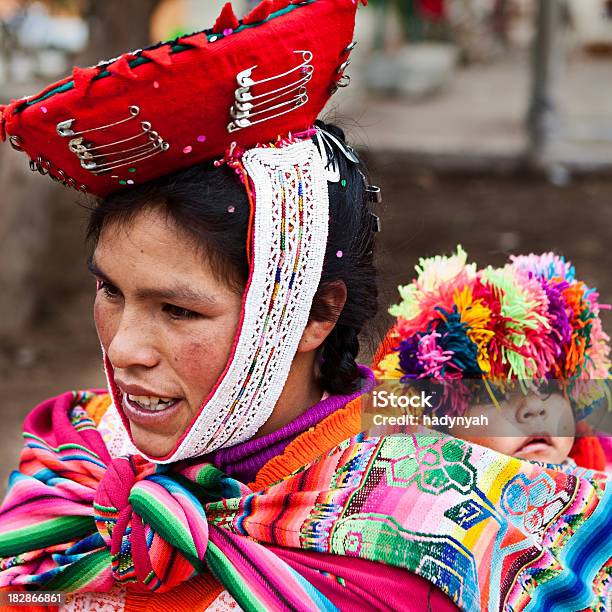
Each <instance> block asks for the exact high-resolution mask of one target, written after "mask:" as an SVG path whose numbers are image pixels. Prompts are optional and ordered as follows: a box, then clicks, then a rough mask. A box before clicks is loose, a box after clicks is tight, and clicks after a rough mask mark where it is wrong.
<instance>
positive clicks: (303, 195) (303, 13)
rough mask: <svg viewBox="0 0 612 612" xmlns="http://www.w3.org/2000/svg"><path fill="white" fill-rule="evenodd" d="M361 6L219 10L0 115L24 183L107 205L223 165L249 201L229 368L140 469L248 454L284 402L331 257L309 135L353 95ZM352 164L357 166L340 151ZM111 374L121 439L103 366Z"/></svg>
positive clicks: (316, 147)
mask: <svg viewBox="0 0 612 612" xmlns="http://www.w3.org/2000/svg"><path fill="white" fill-rule="evenodd" d="M362 3H363V4H366V2H365V0H362ZM358 4H359V2H358V0H292V1H291V0H263V2H261V3H260V4H258V5H257V6H256V7H255V8H254V9H253V10H252V11H251V12H250V13H249V14H248V15H247V16H246V17H244V18H243V19H241V20H239V19H238V18H237V17H236V16H235V14H234V11H233V10H232V7H231V5H230V4H229V3H228V4H226V5H225V6H224V8H223V10H222V12H221V15H220V16H219V18H218V19H217V21H216V23H215V25H214V26H213V27H212V28H211V29H209V30H205V31H202V32H198V33H196V34H192V35H189V36H183V37H181V38H178V39H177V40H173V41H171V42H165V43H160V44H158V45H155V46H153V47H150V48H148V49H143V50H137V51H132V52H129V53H126V54H124V55H122V56H121V57H119V58H115V59H112V60H109V61H105V62H101V63H100V64H98V65H97V66H94V67H92V68H86V69H81V68H75V69H74V71H73V73H72V76H71V77H69V78H66V79H64V80H62V81H59V82H58V83H54V84H53V85H51V86H49V87H47V88H46V89H45V90H44V91H42V92H40V93H39V94H38V95H35V96H31V97H28V98H25V99H23V100H16V101H13V102H11V103H10V104H9V105H8V106H4V107H0V137H1V138H2V140H5V139H8V141H9V143H10V144H11V146H12V147H13V148H14V149H16V150H17V151H20V152H22V153H24V154H26V155H27V156H28V157H29V163H30V168H31V169H32V170H33V171H36V172H39V173H40V174H42V175H46V176H48V177H50V178H51V179H53V180H55V181H58V182H60V183H62V184H64V185H66V186H68V187H72V188H75V189H77V190H80V191H82V192H85V193H88V194H93V195H95V196H101V197H104V196H107V195H109V194H111V193H114V192H116V191H118V190H122V189H130V188H132V186H133V185H138V184H141V183H144V182H146V181H148V180H151V179H154V178H157V177H160V176H163V175H166V174H169V173H171V172H174V171H177V170H180V169H183V168H186V167H189V166H192V165H195V164H198V163H201V162H205V161H210V160H217V161H219V163H228V164H230V165H231V166H232V167H233V168H234V169H235V170H236V172H237V173H238V174H239V176H240V177H241V179H242V181H243V183H244V185H245V190H246V192H247V195H248V198H249V203H250V213H251V218H250V224H249V227H250V235H249V237H248V238H249V240H248V244H247V251H248V252H247V255H248V258H249V262H250V275H249V280H248V283H247V289H246V291H245V294H244V296H243V303H242V313H241V319H240V324H239V327H238V331H237V334H236V338H235V340H234V345H233V348H232V353H231V356H230V359H229V361H228V363H227V365H226V368H225V370H224V372H223V373H222V374H221V376H220V378H219V380H218V381H217V382H216V384H215V386H214V388H213V389H212V391H211V392H210V394H209V396H208V397H207V398H206V399H205V400H204V402H203V403H202V406H201V408H200V410H199V412H198V413H197V414H196V415H195V416H194V419H193V421H192V423H191V424H190V426H189V427H188V428H187V430H186V432H185V433H184V435H183V437H182V438H181V439H180V440H179V441H178V443H177V445H176V447H175V448H174V449H173V450H172V451H171V452H170V453H168V454H167V455H166V456H164V457H150V456H147V455H144V456H145V457H146V458H147V459H149V460H150V461H154V462H157V463H170V462H174V461H177V460H180V459H187V458H191V457H195V456H199V455H202V454H205V453H208V452H211V451H213V450H215V449H217V448H220V447H223V446H232V445H234V444H237V443H239V442H241V441H244V440H247V439H249V438H250V437H252V436H253V435H254V434H255V432H256V431H257V430H258V429H259V428H260V427H261V425H262V424H263V423H265V421H266V420H267V419H268V417H269V416H270V414H271V412H272V409H273V408H274V405H275V404H276V402H277V400H278V398H279V396H280V393H281V391H282V389H283V387H284V384H285V381H286V379H287V376H288V373H289V368H290V366H291V363H292V360H293V357H294V356H295V353H296V350H297V346H298V343H299V340H300V338H301V335H302V332H303V330H304V328H305V326H306V324H307V322H308V316H309V312H310V307H311V304H312V299H313V297H314V294H315V292H316V290H317V287H318V284H319V280H320V277H321V272H322V267H323V258H324V254H325V250H326V243H327V232H328V224H329V201H328V183H327V181H328V178H329V172H328V171H327V168H326V166H327V165H328V164H327V162H328V161H329V159H328V158H329V155H330V153H329V149H330V147H329V146H326V144H325V142H324V141H325V139H326V138H329V136H326V135H325V133H324V132H323V133H322V132H321V131H320V129H319V128H315V127H314V122H315V120H316V119H317V117H318V115H319V114H320V112H321V111H322V109H323V107H324V106H325V104H326V103H327V101H328V100H329V98H330V96H331V95H332V94H333V93H334V92H335V91H336V90H337V89H338V88H339V87H343V86H346V85H347V84H348V82H349V76H348V75H347V74H345V71H346V68H347V66H348V64H349V62H350V59H349V57H350V53H351V51H352V49H353V48H354V46H355V42H354V41H353V32H354V26H355V14H356V11H357V6H358ZM346 155H347V157H348V158H349V159H353V160H354V161H358V159H357V158H356V157H355V156H354V153H353V152H352V150H350V149H348V148H347V149H346ZM338 180H339V179H338ZM105 365H106V370H107V376H108V381H109V388H110V390H111V393H112V396H113V399H114V408H113V409H117V410H118V411H119V414H120V416H121V418H122V419H123V423H124V427H125V429H126V431H127V433H128V434H129V432H130V428H129V424H128V422H127V420H126V418H125V416H124V414H123V411H122V410H121V406H122V402H123V396H122V392H121V391H120V390H119V389H118V388H117V386H116V385H115V383H114V376H113V368H112V364H111V363H110V361H109V360H108V358H107V357H106V356H105ZM130 440H131V439H130ZM130 444H131V441H130ZM125 451H126V452H132V453H138V452H139V451H138V450H137V449H135V448H134V447H133V446H131V447H130V448H126V449H125ZM140 454H143V453H140Z"/></svg>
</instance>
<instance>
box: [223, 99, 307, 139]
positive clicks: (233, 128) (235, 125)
mask: <svg viewBox="0 0 612 612" xmlns="http://www.w3.org/2000/svg"><path fill="white" fill-rule="evenodd" d="M307 103H308V96H304V97H303V98H300V101H299V102H298V103H297V104H296V105H295V106H294V107H293V108H288V109H287V110H285V111H283V112H281V113H276V114H275V115H271V116H270V117H264V118H262V119H258V120H257V121H251V120H250V119H249V118H248V117H241V118H239V119H236V120H235V121H232V122H231V123H230V124H229V125H228V126H227V131H228V132H237V131H238V130H243V129H245V128H248V127H251V126H253V125H257V124H259V123H264V122H265V121H270V120H271V119H276V118H277V117H282V116H283V115H286V114H287V113H290V112H292V111H294V110H297V109H298V108H301V107H302V106H304V104H307Z"/></svg>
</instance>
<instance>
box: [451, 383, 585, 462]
mask: <svg viewBox="0 0 612 612" xmlns="http://www.w3.org/2000/svg"><path fill="white" fill-rule="evenodd" d="M466 416H469V417H480V418H477V419H475V418H472V420H471V422H476V423H486V425H472V426H471V427H470V428H469V429H465V428H463V427H457V426H455V427H450V428H449V429H448V433H450V434H451V435H453V436H455V437H457V438H462V439H464V440H467V441H468V442H474V443H476V444H480V445H481V446H486V447H487V448H491V449H493V450H495V451H498V452H500V453H503V454H504V455H511V456H512V457H517V458H518V459H528V460H531V461H541V462H543V463H558V464H561V463H563V462H564V461H565V460H566V459H567V458H568V456H569V453H570V451H571V449H572V446H573V444H574V435H575V420H574V411H573V410H572V407H571V404H570V402H569V400H568V399H567V398H566V397H564V396H563V395H562V394H561V393H558V392H555V393H551V394H541V393H536V392H533V391H529V392H527V393H522V392H521V391H516V392H514V393H512V394H510V395H509V397H508V398H507V399H503V400H501V401H500V402H498V406H495V405H494V404H493V403H492V402H491V403H483V404H477V405H476V406H474V407H472V408H469V409H468V411H467V415H466Z"/></svg>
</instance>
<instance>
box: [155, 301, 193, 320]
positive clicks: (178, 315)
mask: <svg viewBox="0 0 612 612" xmlns="http://www.w3.org/2000/svg"><path fill="white" fill-rule="evenodd" d="M163 310H164V312H166V313H168V315H169V316H170V318H171V319H195V318H197V317H199V316H200V315H199V314H198V313H197V312H193V310H187V309H186V308H181V307H180V306H174V305H173V304H164V308H163Z"/></svg>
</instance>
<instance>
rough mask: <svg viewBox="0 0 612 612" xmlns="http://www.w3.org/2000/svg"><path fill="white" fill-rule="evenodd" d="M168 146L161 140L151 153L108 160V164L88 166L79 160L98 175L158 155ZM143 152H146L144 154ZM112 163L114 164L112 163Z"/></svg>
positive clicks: (168, 146)
mask: <svg viewBox="0 0 612 612" xmlns="http://www.w3.org/2000/svg"><path fill="white" fill-rule="evenodd" d="M169 148H170V145H169V144H168V143H167V142H165V141H164V142H163V143H162V144H161V145H159V146H158V145H156V146H155V147H154V149H153V150H152V152H151V153H149V152H148V151H145V152H143V154H142V155H136V156H134V157H128V158H126V159H122V160H119V161H118V162H109V164H100V165H98V164H95V163H94V164H92V165H90V166H89V167H87V166H85V165H83V162H81V165H82V166H83V168H85V169H86V170H89V171H90V172H91V173H92V174H95V175H98V174H104V173H106V172H109V171H110V170H116V169H117V168H122V167H123V166H129V165H132V164H134V163H136V162H138V161H143V160H145V159H149V158H150V157H153V156H155V155H159V154H160V153H164V152H165V151H167V150H168V149H169ZM144 153H147V154H146V155H145V154H144ZM113 164H114V165H113Z"/></svg>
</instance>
